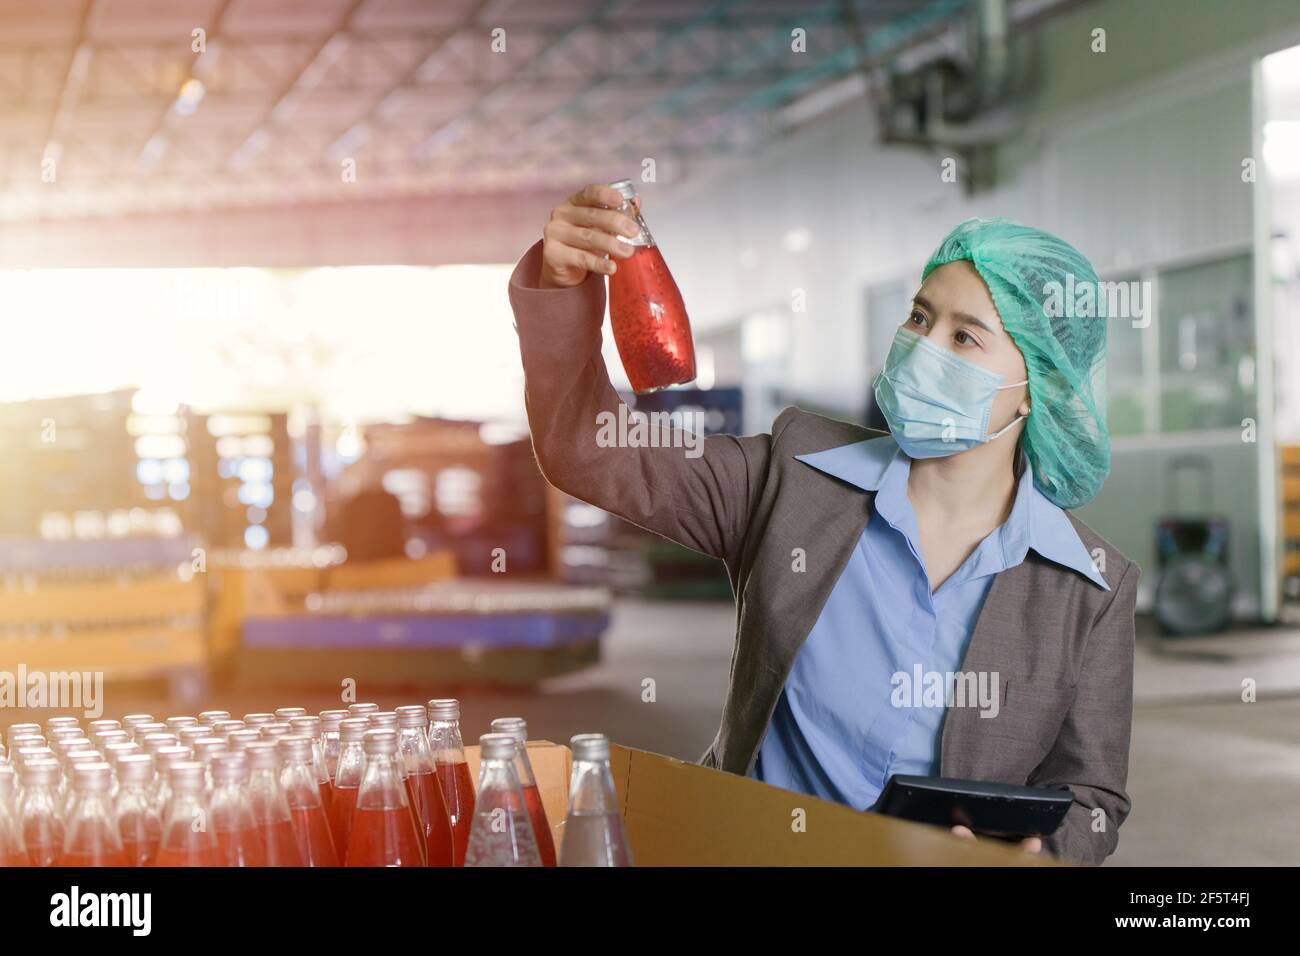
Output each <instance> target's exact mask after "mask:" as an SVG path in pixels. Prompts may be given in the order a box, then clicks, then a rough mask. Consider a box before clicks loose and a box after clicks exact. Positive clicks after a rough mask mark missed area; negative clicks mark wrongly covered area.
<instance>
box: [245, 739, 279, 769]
mask: <svg viewBox="0 0 1300 956" xmlns="http://www.w3.org/2000/svg"><path fill="white" fill-rule="evenodd" d="M244 755H245V756H246V757H247V758H248V766H249V767H250V768H251V769H253V770H268V769H269V770H275V769H278V768H279V766H280V757H279V755H278V752H277V749H276V746H275V744H274V743H272V742H271V741H269V740H253V741H250V742H249V743H248V746H246V747H245V748H244Z"/></svg>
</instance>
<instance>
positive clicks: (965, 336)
mask: <svg viewBox="0 0 1300 956" xmlns="http://www.w3.org/2000/svg"><path fill="white" fill-rule="evenodd" d="M953 340H954V341H955V342H956V343H957V344H958V345H979V343H978V342H976V341H975V339H974V338H972V337H971V335H970V333H969V332H967V331H966V330H965V329H958V330H957V334H956V335H954V336H953Z"/></svg>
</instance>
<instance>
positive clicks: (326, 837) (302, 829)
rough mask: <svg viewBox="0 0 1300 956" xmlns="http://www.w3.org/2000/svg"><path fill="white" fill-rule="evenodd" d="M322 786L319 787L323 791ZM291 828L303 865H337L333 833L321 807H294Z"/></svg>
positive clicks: (337, 856)
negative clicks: (295, 836) (295, 835)
mask: <svg viewBox="0 0 1300 956" xmlns="http://www.w3.org/2000/svg"><path fill="white" fill-rule="evenodd" d="M324 789H325V787H324V786H322V787H321V790H322V791H323V790H324ZM289 812H290V813H291V814H292V815H293V829H294V832H295V833H296V834H297V836H298V848H299V850H300V851H301V853H302V863H303V866H338V865H339V854H338V851H337V850H336V849H335V847H334V834H333V833H332V832H331V831H330V822H329V816H328V815H327V814H326V812H325V810H324V809H323V808H321V807H294V808H291V809H290V811H289Z"/></svg>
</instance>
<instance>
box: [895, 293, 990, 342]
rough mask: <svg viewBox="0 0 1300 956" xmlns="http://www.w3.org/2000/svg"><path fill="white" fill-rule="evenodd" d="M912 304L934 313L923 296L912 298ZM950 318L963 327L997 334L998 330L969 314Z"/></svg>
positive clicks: (961, 313)
mask: <svg viewBox="0 0 1300 956" xmlns="http://www.w3.org/2000/svg"><path fill="white" fill-rule="evenodd" d="M912 302H913V304H915V305H919V306H920V307H921V308H923V309H925V311H927V312H931V313H932V312H934V306H933V305H931V304H930V300H929V299H927V298H926V297H925V296H922V295H914V296H912ZM952 317H953V318H954V319H956V320H957V321H958V322H961V323H962V324H964V325H974V326H978V327H979V328H981V329H983V330H984V331H985V332H987V333H988V334H989V335H997V334H998V330H997V329H995V328H993V327H992V326H990V325H989V324H988V323H987V322H985V321H984V320H983V319H977V318H975V316H973V315H971V314H970V313H969V312H953V314H952Z"/></svg>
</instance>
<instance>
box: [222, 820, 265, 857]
mask: <svg viewBox="0 0 1300 956" xmlns="http://www.w3.org/2000/svg"><path fill="white" fill-rule="evenodd" d="M217 851H218V852H219V853H220V854H221V859H222V861H223V862H222V863H221V864H220V865H222V866H266V849H265V848H264V847H263V846H262V838H261V837H260V836H259V835H258V833H257V832H256V831H255V830H253V829H244V830H221V829H218V830H217Z"/></svg>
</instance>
